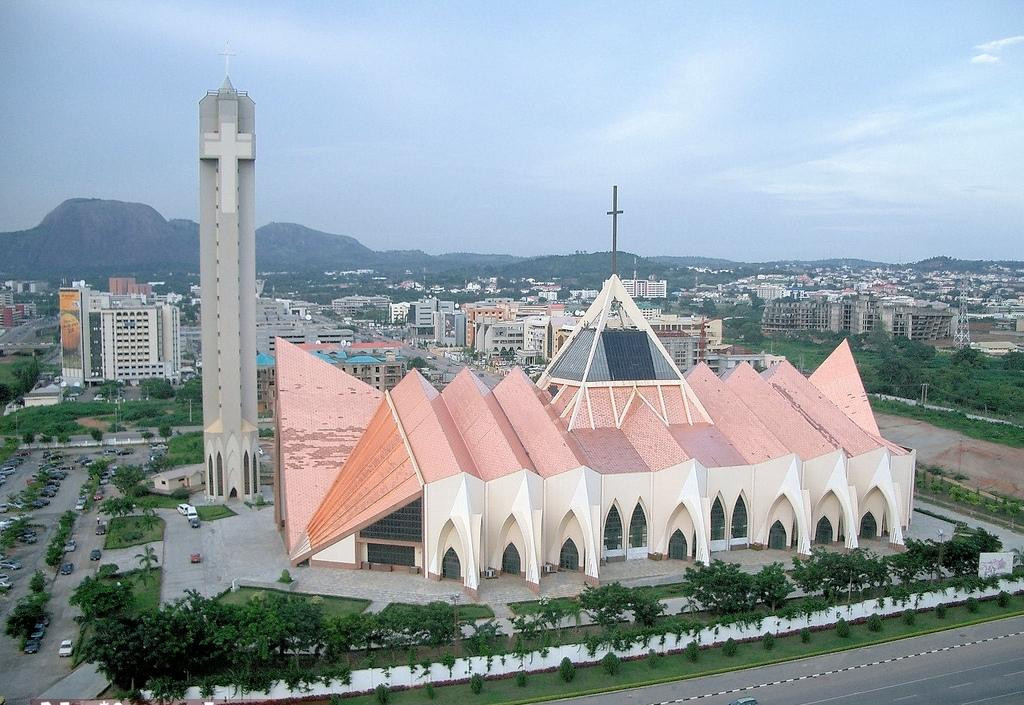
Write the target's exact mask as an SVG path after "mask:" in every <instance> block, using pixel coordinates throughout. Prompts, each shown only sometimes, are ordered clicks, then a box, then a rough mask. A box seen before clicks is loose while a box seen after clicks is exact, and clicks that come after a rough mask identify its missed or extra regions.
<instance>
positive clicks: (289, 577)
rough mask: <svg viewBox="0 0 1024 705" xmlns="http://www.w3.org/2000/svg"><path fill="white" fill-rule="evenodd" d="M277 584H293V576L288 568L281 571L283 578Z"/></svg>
mask: <svg viewBox="0 0 1024 705" xmlns="http://www.w3.org/2000/svg"><path fill="white" fill-rule="evenodd" d="M277 582H279V583H290V582H292V574H291V573H289V572H288V569H287V568H285V569H284V570H282V571H281V577H280V578H278V579H277Z"/></svg>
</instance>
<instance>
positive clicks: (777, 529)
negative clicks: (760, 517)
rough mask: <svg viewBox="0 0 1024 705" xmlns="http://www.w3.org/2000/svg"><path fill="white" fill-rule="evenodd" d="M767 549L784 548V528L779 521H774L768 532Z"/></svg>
mask: <svg viewBox="0 0 1024 705" xmlns="http://www.w3.org/2000/svg"><path fill="white" fill-rule="evenodd" d="M768 548H777V549H785V548H786V527H784V526H783V525H782V522H781V521H776V522H775V523H774V524H772V528H771V529H769V530H768Z"/></svg>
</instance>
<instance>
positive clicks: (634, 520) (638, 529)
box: [626, 502, 648, 558]
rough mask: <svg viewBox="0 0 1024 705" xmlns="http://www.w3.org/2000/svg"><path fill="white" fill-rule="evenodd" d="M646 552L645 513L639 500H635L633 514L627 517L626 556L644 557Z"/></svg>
mask: <svg viewBox="0 0 1024 705" xmlns="http://www.w3.org/2000/svg"><path fill="white" fill-rule="evenodd" d="M647 552H648V551H647V514H646V513H645V512H644V508H643V506H641V504H640V502H637V503H636V507H634V508H633V516H632V517H630V519H629V550H628V551H627V552H626V558H646V557H647Z"/></svg>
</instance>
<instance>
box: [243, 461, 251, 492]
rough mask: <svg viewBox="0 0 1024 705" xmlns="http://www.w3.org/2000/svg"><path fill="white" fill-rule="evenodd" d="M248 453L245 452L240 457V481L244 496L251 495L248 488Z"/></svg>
mask: <svg viewBox="0 0 1024 705" xmlns="http://www.w3.org/2000/svg"><path fill="white" fill-rule="evenodd" d="M249 478H250V475H249V451H245V455H243V456H242V481H243V483H244V494H246V495H249V494H252V490H250V488H249Z"/></svg>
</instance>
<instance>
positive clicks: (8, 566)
mask: <svg viewBox="0 0 1024 705" xmlns="http://www.w3.org/2000/svg"><path fill="white" fill-rule="evenodd" d="M0 568H3V569H5V570H21V563H19V562H18V561H10V560H5V561H0Z"/></svg>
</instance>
